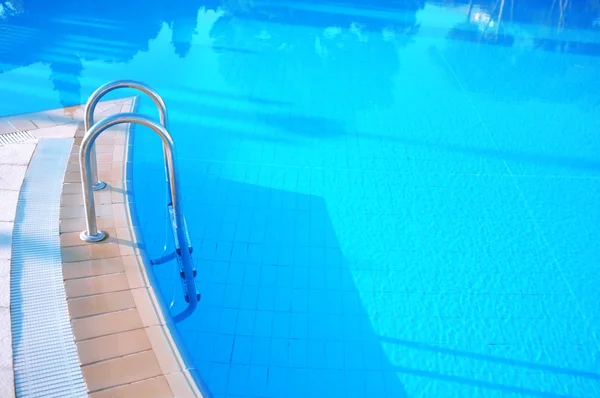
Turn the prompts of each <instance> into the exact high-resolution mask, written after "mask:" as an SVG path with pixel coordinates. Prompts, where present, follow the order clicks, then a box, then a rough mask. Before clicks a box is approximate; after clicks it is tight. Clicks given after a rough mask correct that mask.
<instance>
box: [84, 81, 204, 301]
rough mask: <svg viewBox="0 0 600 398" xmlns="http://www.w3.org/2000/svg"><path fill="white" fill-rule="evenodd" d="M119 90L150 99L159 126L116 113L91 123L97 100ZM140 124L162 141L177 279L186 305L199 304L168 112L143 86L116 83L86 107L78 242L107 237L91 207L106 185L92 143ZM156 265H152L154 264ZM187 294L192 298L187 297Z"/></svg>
mask: <svg viewBox="0 0 600 398" xmlns="http://www.w3.org/2000/svg"><path fill="white" fill-rule="evenodd" d="M119 88H131V89H135V90H138V91H141V92H142V93H144V94H146V95H147V96H149V97H150V98H151V99H152V101H154V103H155V104H156V106H157V107H158V111H159V113H160V123H157V122H156V121H154V120H153V119H151V118H149V117H147V116H144V115H140V114H136V113H118V114H115V115H111V116H108V117H106V118H104V119H102V120H100V121H99V122H97V123H94V119H93V118H94V110H95V109H96V105H98V103H99V102H100V99H101V98H102V97H104V96H105V95H106V94H108V93H109V92H111V91H114V90H117V89H119ZM126 123H128V124H139V125H142V126H146V127H148V128H149V129H151V130H152V131H154V132H155V133H156V134H157V135H158V136H159V137H160V139H161V141H162V147H163V155H164V162H165V175H166V182H167V193H168V196H169V203H168V205H167V209H168V214H169V218H170V224H171V230H172V232H173V240H174V245H175V253H174V257H175V258H176V259H177V265H178V267H179V276H180V277H181V285H182V288H183V292H184V295H185V301H186V302H188V303H190V302H191V301H192V300H191V297H193V298H195V301H198V300H200V293H199V292H198V287H197V285H196V281H195V278H196V274H197V273H196V269H195V266H194V262H193V259H192V252H193V247H192V242H191V240H190V236H189V233H188V229H187V223H186V221H185V217H184V215H183V211H182V210H181V204H180V196H179V184H178V180H177V175H176V168H175V157H174V154H173V152H174V149H175V143H174V142H173V138H172V137H171V134H170V133H169V131H168V130H167V108H166V106H165V102H164V101H163V99H162V98H161V96H160V95H158V93H157V92H156V91H154V90H153V89H151V88H150V87H148V86H146V85H145V84H143V83H140V82H136V81H131V80H117V81H114V82H110V83H107V84H105V85H103V86H101V87H100V88H98V89H97V90H96V91H94V93H92V95H91V96H90V98H89V99H88V102H87V103H86V105H85V117H84V128H85V135H84V137H83V140H82V142H81V147H80V149H79V167H80V171H81V185H82V188H83V207H84V209H85V222H86V230H85V231H83V232H81V234H80V238H81V240H83V241H85V242H90V243H94V242H100V241H102V240H104V239H105V238H106V237H107V235H106V233H105V232H104V231H102V230H100V229H98V225H97V222H96V208H95V205H94V192H93V191H97V190H101V189H103V188H104V187H105V186H106V183H105V182H103V181H100V180H98V172H97V161H96V150H95V145H94V143H95V141H96V139H97V138H98V137H99V136H100V134H102V133H103V132H104V131H106V130H107V129H109V128H111V127H113V126H116V125H119V124H126ZM153 263H155V262H153ZM190 292H192V294H191V295H190Z"/></svg>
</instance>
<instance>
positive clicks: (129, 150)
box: [123, 97, 212, 398]
mask: <svg viewBox="0 0 600 398" xmlns="http://www.w3.org/2000/svg"><path fill="white" fill-rule="evenodd" d="M139 103H140V101H139V97H136V101H134V105H133V108H132V112H137V111H138V109H139ZM135 129H136V125H133V124H130V125H128V127H127V130H128V131H127V138H126V140H127V141H126V143H127V145H126V146H125V149H126V152H125V162H126V164H125V170H124V172H125V175H124V180H123V181H124V183H125V192H126V200H125V205H126V207H127V214H128V216H129V219H130V224H131V225H132V233H133V238H134V240H135V242H137V245H138V248H139V250H138V252H139V257H138V258H139V260H140V263H139V265H140V268H141V270H142V272H144V276H145V278H146V280H148V281H149V285H150V287H149V289H148V290H149V292H150V297H151V299H152V302H153V304H154V307H155V308H156V309H157V310H158V311H159V313H160V315H161V318H160V319H161V321H162V322H163V325H164V328H163V329H164V333H165V337H166V339H167V342H168V344H169V348H170V349H171V351H172V353H173V355H174V356H175V358H176V359H177V361H178V363H179V364H180V366H181V369H182V374H183V376H184V377H185V382H186V383H187V384H188V385H189V386H190V388H191V389H193V390H194V394H195V395H194V396H198V397H202V398H210V397H212V394H211V393H210V391H209V390H208V387H207V386H206V383H204V381H203V379H202V377H201V376H200V373H199V372H198V370H197V369H196V368H195V366H194V364H193V362H192V360H191V358H190V357H189V355H188V354H187V352H186V350H185V348H184V347H185V346H184V344H183V341H182V339H181V337H180V336H179V333H178V332H177V329H176V327H175V323H174V322H173V320H172V318H171V316H170V315H169V306H168V304H167V303H166V302H165V301H164V299H163V298H162V296H161V295H160V294H158V295H157V294H155V293H154V288H153V286H157V285H158V281H157V280H156V276H155V275H154V273H153V272H152V270H151V269H150V266H149V265H150V259H149V257H148V255H147V251H146V249H145V247H146V246H145V242H144V238H143V234H142V231H141V230H140V227H139V226H140V223H139V218H138V212H137V209H136V206H135V198H134V195H135V192H134V184H133V180H132V177H133V159H134V152H135V147H134V144H133V142H134V137H135ZM165 315H166V316H165Z"/></svg>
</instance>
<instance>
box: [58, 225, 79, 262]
mask: <svg viewBox="0 0 600 398" xmlns="http://www.w3.org/2000/svg"><path fill="white" fill-rule="evenodd" d="M59 229H60V233H61V234H62V233H66V232H81V231H83V230H84V229H85V219H83V218H70V219H65V220H60V221H59ZM63 261H65V260H64V259H63Z"/></svg>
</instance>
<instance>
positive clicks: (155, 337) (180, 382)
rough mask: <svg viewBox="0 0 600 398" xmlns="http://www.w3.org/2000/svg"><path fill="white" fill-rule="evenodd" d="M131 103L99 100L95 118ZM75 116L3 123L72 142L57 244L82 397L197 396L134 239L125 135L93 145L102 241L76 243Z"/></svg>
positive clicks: (80, 221)
mask: <svg viewBox="0 0 600 398" xmlns="http://www.w3.org/2000/svg"><path fill="white" fill-rule="evenodd" d="M136 103H137V100H136V98H135V97H133V98H126V99H119V100H114V101H103V102H102V103H100V104H99V106H98V113H97V118H100V117H102V116H108V115H110V114H114V113H119V112H123V111H131V110H133V109H134V107H135V104H136ZM67 112H69V114H70V115H72V117H70V118H67V119H65V120H64V122H56V121H55V120H53V119H52V117H51V115H53V114H54V115H62V114H63V113H64V114H67ZM32 115H33V116H35V118H34V117H33V116H32ZM82 116H83V107H82V106H78V107H69V109H68V110H66V109H62V108H61V109H59V110H52V111H48V112H38V113H35V114H28V115H18V116H14V117H7V118H2V121H3V122H9V124H10V126H11V127H12V130H13V131H23V130H19V127H24V128H26V129H27V130H26V131H30V132H32V133H35V132H36V130H37V131H39V132H40V134H39V136H38V135H36V134H34V135H35V136H36V137H39V138H41V139H49V138H57V137H60V138H68V137H71V138H73V145H72V147H71V150H70V156H69V159H68V162H67V165H66V171H65V174H64V181H63V182H62V192H61V203H60V217H59V223H60V235H59V237H60V246H61V248H60V250H61V257H62V272H63V280H64V287H65V291H66V296H67V304H68V307H69V313H70V318H71V326H72V330H73V334H74V339H75V343H76V345H77V350H78V356H79V362H80V363H79V365H80V366H81V369H82V372H83V375H84V377H85V380H86V385H87V390H88V394H89V396H91V397H107V396H115V394H117V395H120V396H144V397H153V396H156V397H173V396H175V397H195V396H196V397H202V394H201V393H200V391H199V390H198V389H197V387H196V386H195V384H194V382H193V378H192V377H191V375H190V373H189V371H188V370H187V368H186V366H185V364H184V362H183V360H182V358H181V356H180V355H179V353H178V350H177V346H176V345H175V343H174V341H173V339H172V337H171V334H170V331H169V329H168V327H167V326H166V321H165V317H164V316H163V314H162V313H161V311H160V306H159V305H158V300H157V298H156V295H155V294H154V291H153V289H152V287H151V286H150V284H149V279H148V275H147V274H146V271H145V268H144V264H143V260H142V252H141V250H140V246H139V245H138V244H137V241H136V240H135V236H134V234H133V229H134V227H133V225H132V223H131V218H130V217H129V210H130V199H131V198H130V197H129V195H128V191H127V188H126V184H125V180H126V174H125V173H126V171H127V170H126V167H125V164H126V163H125V160H126V159H127V157H126V156H127V145H126V143H127V141H126V140H127V136H128V134H129V130H128V129H124V128H120V129H119V128H113V129H110V130H108V131H106V132H105V133H104V134H103V135H102V136H101V137H99V138H98V141H97V148H98V162H99V164H98V166H99V167H98V168H99V173H100V175H101V178H103V179H105V180H106V181H107V182H108V183H109V186H108V187H107V188H106V189H105V190H104V191H100V192H98V193H96V195H95V196H96V201H97V202H96V208H97V210H98V214H99V217H98V223H99V226H100V227H101V228H105V229H106V230H107V232H108V234H109V238H108V239H107V240H106V241H105V242H103V243H100V244H87V243H84V242H82V241H81V240H79V233H80V232H81V230H83V229H84V227H85V222H84V218H83V217H84V214H83V208H82V206H81V204H82V203H83V201H82V199H83V198H82V195H81V186H80V178H79V171H78V170H79V161H78V151H79V144H80V143H81V140H82V137H83V133H84V130H83V125H82V123H81V118H82ZM39 120H41V121H42V122H43V123H39V124H38V123H36V121H39ZM11 121H12V123H11ZM5 126H6V125H5ZM2 133H3V134H6V133H11V131H3V132H2Z"/></svg>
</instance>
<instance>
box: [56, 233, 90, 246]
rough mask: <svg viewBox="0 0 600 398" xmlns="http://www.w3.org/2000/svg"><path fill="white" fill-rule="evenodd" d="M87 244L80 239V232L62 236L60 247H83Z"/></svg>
mask: <svg viewBox="0 0 600 398" xmlns="http://www.w3.org/2000/svg"><path fill="white" fill-rule="evenodd" d="M86 244H87V243H86V242H84V241H82V240H81V238H80V237H79V232H66V233H64V234H60V246H61V247H72V246H83V245H86Z"/></svg>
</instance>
